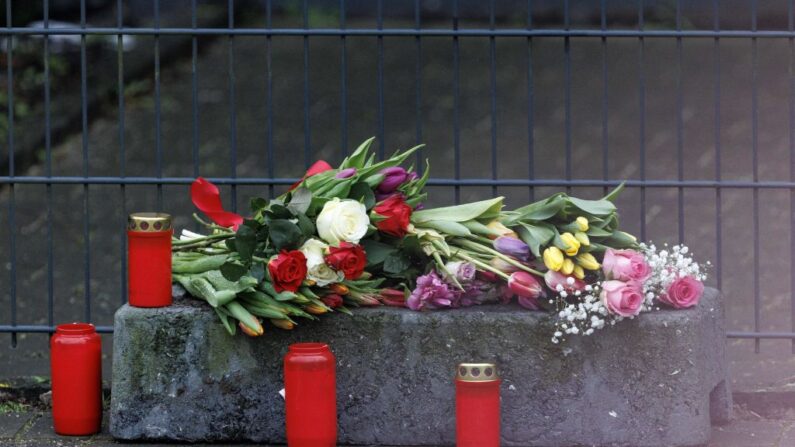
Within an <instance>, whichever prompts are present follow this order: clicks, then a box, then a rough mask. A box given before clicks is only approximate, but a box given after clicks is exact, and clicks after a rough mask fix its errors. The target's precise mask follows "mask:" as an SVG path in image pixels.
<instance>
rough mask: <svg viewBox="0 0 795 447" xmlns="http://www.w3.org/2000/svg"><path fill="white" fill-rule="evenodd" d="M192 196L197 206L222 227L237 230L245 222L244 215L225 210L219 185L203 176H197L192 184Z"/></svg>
mask: <svg viewBox="0 0 795 447" xmlns="http://www.w3.org/2000/svg"><path fill="white" fill-rule="evenodd" d="M190 198H191V200H192V201H193V204H194V205H196V208H198V209H199V210H201V212H203V213H204V214H206V215H207V216H208V217H209V218H210V219H211V220H212V221H213V222H215V223H217V224H218V225H220V226H222V227H232V229H234V230H237V227H239V226H240V224H241V223H243V216H241V215H240V214H237V213H232V212H230V211H225V210H224V206H223V205H222V204H221V193H220V192H219V191H218V187H217V186H215V185H214V184H212V183H211V182H209V181H208V180H206V179H204V178H202V177H199V178H197V179H196V180H195V181H194V182H193V184H192V185H191V186H190Z"/></svg>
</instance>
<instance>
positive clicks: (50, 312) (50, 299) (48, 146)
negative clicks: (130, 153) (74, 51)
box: [42, 0, 55, 326]
mask: <svg viewBox="0 0 795 447" xmlns="http://www.w3.org/2000/svg"><path fill="white" fill-rule="evenodd" d="M42 3H43V4H42V8H43V9H44V28H45V29H47V28H49V27H50V2H49V0H44V1H43V2H42ZM42 37H43V39H44V61H43V62H44V154H45V155H44V158H45V161H44V173H45V175H46V176H47V177H49V178H52V136H51V133H50V36H49V35H47V36H42ZM46 194H47V324H48V325H49V326H53V324H54V323H55V315H54V305H55V303H54V294H55V287H54V285H53V283H54V270H53V269H54V266H53V261H54V258H53V235H52V205H53V200H52V183H49V182H48V183H47V186H46Z"/></svg>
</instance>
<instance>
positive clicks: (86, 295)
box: [80, 0, 91, 322]
mask: <svg viewBox="0 0 795 447" xmlns="http://www.w3.org/2000/svg"><path fill="white" fill-rule="evenodd" d="M80 28H82V29H83V31H85V29H86V0H80ZM86 72H87V68H86V35H85V34H81V35H80V103H81V112H82V117H81V118H82V123H81V124H82V131H83V176H84V177H88V167H89V166H88V81H87V79H86V78H87V73H86ZM90 217H91V213H90V212H89V191H88V184H84V185H83V250H84V261H83V264H84V269H83V274H84V277H83V287H84V288H85V290H84V291H83V299H84V318H85V320H86V322H91V234H90V230H91V225H90V224H91V222H90Z"/></svg>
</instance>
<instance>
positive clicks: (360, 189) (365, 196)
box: [348, 182, 375, 210]
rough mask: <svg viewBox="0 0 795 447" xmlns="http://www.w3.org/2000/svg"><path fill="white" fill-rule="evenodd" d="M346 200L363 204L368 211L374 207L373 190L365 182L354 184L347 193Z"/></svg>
mask: <svg viewBox="0 0 795 447" xmlns="http://www.w3.org/2000/svg"><path fill="white" fill-rule="evenodd" d="M348 198H350V199H353V200H356V201H359V202H361V203H363V204H364V206H365V208H367V209H368V210H369V209H370V208H372V207H373V206H375V194H373V189H372V188H370V185H368V184H367V183H365V182H357V183H354V184H353V186H351V191H350V192H349V193H348Z"/></svg>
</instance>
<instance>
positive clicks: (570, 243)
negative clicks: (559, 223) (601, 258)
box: [560, 232, 580, 256]
mask: <svg viewBox="0 0 795 447" xmlns="http://www.w3.org/2000/svg"><path fill="white" fill-rule="evenodd" d="M560 239H561V240H562V241H563V243H564V244H566V247H567V248H566V249H565V250H564V251H565V252H566V254H567V255H569V256H574V255H576V254H577V252H578V251H580V241H578V240H577V238H576V237H574V235H573V234H571V233H568V232H567V233H563V234H561V235H560Z"/></svg>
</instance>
